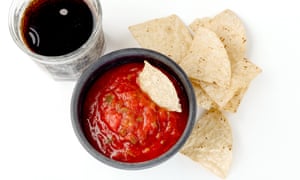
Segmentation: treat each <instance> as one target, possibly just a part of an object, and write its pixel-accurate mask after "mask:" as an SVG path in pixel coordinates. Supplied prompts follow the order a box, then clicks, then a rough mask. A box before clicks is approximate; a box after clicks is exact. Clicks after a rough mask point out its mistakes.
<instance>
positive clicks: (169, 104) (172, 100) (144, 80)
mask: <svg viewBox="0 0 300 180" xmlns="http://www.w3.org/2000/svg"><path fill="white" fill-rule="evenodd" d="M138 84H139V86H140V88H141V89H142V90H143V91H144V92H146V93H147V94H148V95H149V97H150V98H151V99H152V100H153V101H154V102H155V103H156V104H157V105H158V106H160V107H164V108H166V109H168V110H169V111H176V112H181V105H180V103H179V98H178V96H177V92H176V89H175V87H174V85H173V83H172V82H171V81H170V79H169V78H168V77H167V76H166V75H165V74H164V73H163V72H161V71H160V70H159V69H157V68H155V67H153V66H152V65H151V64H149V63H148V62H147V61H145V66H144V68H143V70H142V72H141V73H140V74H139V76H138Z"/></svg>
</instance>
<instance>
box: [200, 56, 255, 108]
mask: <svg viewBox="0 0 300 180" xmlns="http://www.w3.org/2000/svg"><path fill="white" fill-rule="evenodd" d="M260 72H261V69H260V68H259V67H257V66H256V65H255V64H253V63H251V62H250V61H248V60H247V59H246V58H245V59H243V60H241V61H238V63H236V64H235V65H234V66H233V69H232V79H231V83H230V86H229V87H221V86H218V85H216V84H213V83H207V82H204V81H194V82H195V83H198V84H199V85H200V86H201V87H202V88H203V90H204V91H205V92H206V93H207V94H208V95H209V96H210V97H211V98H212V100H213V101H214V102H216V103H217V105H218V106H219V107H220V108H221V109H222V108H223V107H224V106H225V105H226V104H227V103H228V102H229V100H230V99H231V98H232V97H233V96H234V94H235V93H236V91H238V90H239V89H240V88H243V87H247V86H248V85H249V83H250V82H251V81H252V79H254V78H255V77H256V76H257V75H258V74H259V73H260Z"/></svg>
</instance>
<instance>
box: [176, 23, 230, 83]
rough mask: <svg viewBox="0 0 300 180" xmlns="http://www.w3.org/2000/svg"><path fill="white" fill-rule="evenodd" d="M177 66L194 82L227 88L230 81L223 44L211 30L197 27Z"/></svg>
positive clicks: (228, 61)
mask: <svg viewBox="0 0 300 180" xmlns="http://www.w3.org/2000/svg"><path fill="white" fill-rule="evenodd" d="M179 65H180V66H181V67H182V68H183V69H184V71H185V72H186V73H187V75H188V76H189V77H190V78H192V79H195V80H198V81H204V82H208V83H215V84H217V85H218V86H221V87H227V86H228V85H229V84H230V79H231V65H230V60H229V59H228V55H227V52H226V50H225V48H224V45H223V43H222V42H221V41H220V39H219V38H218V36H217V35H216V34H215V33H214V32H212V31H211V30H209V29H207V28H203V27H199V28H198V30H197V32H196V33H195V35H194V39H193V42H192V44H191V47H190V49H189V51H188V54H187V55H186V56H185V57H184V58H183V59H182V61H181V62H180V63H179Z"/></svg>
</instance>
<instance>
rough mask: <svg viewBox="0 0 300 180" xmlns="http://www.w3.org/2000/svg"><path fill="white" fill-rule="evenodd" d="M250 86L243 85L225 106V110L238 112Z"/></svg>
mask: <svg viewBox="0 0 300 180" xmlns="http://www.w3.org/2000/svg"><path fill="white" fill-rule="evenodd" d="M247 89H248V87H242V88H240V89H239V90H237V91H236V92H235V94H234V95H233V97H232V98H231V100H230V101H229V102H228V103H227V104H226V105H225V106H224V107H223V110H224V111H227V112H231V113H236V112H237V110H238V108H239V106H240V104H241V101H242V99H243V97H244V95H245V93H246V91H247Z"/></svg>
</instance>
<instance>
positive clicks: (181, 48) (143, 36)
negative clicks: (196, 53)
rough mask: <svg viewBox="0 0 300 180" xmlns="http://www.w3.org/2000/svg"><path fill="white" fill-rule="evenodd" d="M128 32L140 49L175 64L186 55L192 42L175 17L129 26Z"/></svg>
mask: <svg viewBox="0 0 300 180" xmlns="http://www.w3.org/2000/svg"><path fill="white" fill-rule="evenodd" d="M129 31H130V32H131V34H132V35H133V37H134V38H135V39H136V41H137V42H138V43H139V44H140V45H141V47H143V48H148V49H152V50H156V51H158V52H160V53H162V54H164V55H167V56H169V57H170V58H171V59H173V60H174V61H175V62H176V63H179V62H180V61H181V59H182V58H183V57H184V56H185V55H186V53H187V51H188V49H189V47H190V44H191V42H192V35H191V33H190V31H189V29H188V28H187V27H186V25H185V24H184V23H183V22H182V21H181V20H180V19H179V17H178V16H176V15H171V16H168V17H163V18H159V19H154V20H150V21H147V22H144V23H141V24H137V25H133V26H130V27H129Z"/></svg>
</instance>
